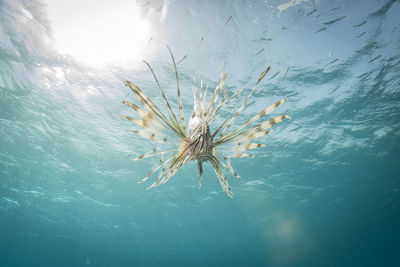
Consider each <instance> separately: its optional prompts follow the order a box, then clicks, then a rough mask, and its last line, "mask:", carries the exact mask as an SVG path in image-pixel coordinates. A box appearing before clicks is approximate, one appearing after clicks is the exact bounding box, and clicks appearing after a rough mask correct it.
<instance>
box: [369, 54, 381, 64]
mask: <svg viewBox="0 0 400 267" xmlns="http://www.w3.org/2000/svg"><path fill="white" fill-rule="evenodd" d="M381 56H382V55H379V56H376V57H374V58H373V59H371V60H370V61H368V63H371V62H374V61H375V60H377V59H378V58H380V57H381Z"/></svg>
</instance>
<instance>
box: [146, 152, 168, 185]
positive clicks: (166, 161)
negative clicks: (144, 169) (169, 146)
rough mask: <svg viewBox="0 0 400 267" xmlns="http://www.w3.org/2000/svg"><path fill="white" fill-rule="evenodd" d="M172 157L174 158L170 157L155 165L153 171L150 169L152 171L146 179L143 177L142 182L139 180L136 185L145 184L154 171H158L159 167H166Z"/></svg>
mask: <svg viewBox="0 0 400 267" xmlns="http://www.w3.org/2000/svg"><path fill="white" fill-rule="evenodd" d="M174 157H175V155H174V156H172V157H170V158H169V159H167V160H165V161H163V162H162V163H161V164H159V165H157V166H156V167H155V168H154V169H152V170H151V171H150V172H149V173H148V174H147V176H146V177H144V178H143V179H142V180H140V181H139V182H138V184H140V183H144V182H146V181H147V180H148V179H149V178H150V177H151V176H152V175H153V174H154V173H155V172H156V171H158V169H160V168H161V167H163V166H165V165H167V163H168V162H170V161H171V160H172V159H173V158H174Z"/></svg>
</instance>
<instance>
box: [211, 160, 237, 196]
mask: <svg viewBox="0 0 400 267" xmlns="http://www.w3.org/2000/svg"><path fill="white" fill-rule="evenodd" d="M210 161H211V164H212V166H213V168H214V171H215V174H216V175H217V177H218V180H219V183H220V184H221V186H222V189H223V190H224V191H225V193H226V194H227V195H228V196H229V197H233V194H232V191H231V189H230V187H229V185H228V181H227V179H226V176H225V174H224V170H223V169H221V166H222V164H221V162H220V161H219V160H218V158H217V157H215V156H213V157H212V158H211V159H210Z"/></svg>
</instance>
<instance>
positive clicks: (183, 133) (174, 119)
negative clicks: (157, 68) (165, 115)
mask: <svg viewBox="0 0 400 267" xmlns="http://www.w3.org/2000/svg"><path fill="white" fill-rule="evenodd" d="M143 62H144V63H145V64H146V65H147V67H148V68H149V69H150V71H151V73H152V74H153V77H154V80H155V81H156V83H157V86H158V88H159V89H160V92H161V96H162V98H163V100H164V103H165V105H166V106H167V108H168V112H169V118H170V121H171V122H172V125H173V126H174V128H175V129H176V131H177V132H178V134H180V135H181V136H182V137H186V134H185V132H184V131H183V129H182V128H181V126H180V125H179V123H178V121H177V119H176V116H175V113H174V112H173V111H172V108H171V106H170V104H169V102H168V99H167V97H166V96H165V94H164V91H163V89H162V88H161V85H160V83H159V82H158V79H157V76H156V74H155V73H154V70H153V68H152V67H151V66H150V64H149V63H147V62H146V61H143Z"/></svg>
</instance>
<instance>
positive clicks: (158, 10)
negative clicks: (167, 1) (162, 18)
mask: <svg viewBox="0 0 400 267" xmlns="http://www.w3.org/2000/svg"><path fill="white" fill-rule="evenodd" d="M163 6H164V4H162V5H161V6H160V8H159V9H157V10H156V13H158V12H160V10H161V9H162V8H163Z"/></svg>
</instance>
